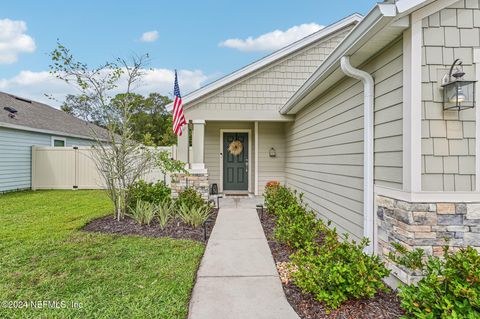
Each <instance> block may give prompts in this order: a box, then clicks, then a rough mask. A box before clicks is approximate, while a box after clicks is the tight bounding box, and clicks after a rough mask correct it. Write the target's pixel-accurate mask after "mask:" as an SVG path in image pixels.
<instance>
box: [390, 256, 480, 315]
mask: <svg viewBox="0 0 480 319" xmlns="http://www.w3.org/2000/svg"><path fill="white" fill-rule="evenodd" d="M423 272H424V275H425V277H424V278H422V279H421V280H420V281H419V282H418V283H417V285H413V284H412V285H408V286H402V287H400V292H399V296H400V298H401V306H402V308H403V309H405V311H406V312H407V314H408V316H410V317H414V318H480V255H479V253H478V252H477V251H476V250H475V249H474V248H472V247H467V248H465V249H462V250H460V251H458V252H456V253H449V252H448V247H445V249H444V255H443V259H440V258H438V257H432V256H430V257H429V258H428V260H427V261H426V262H425V263H424V267H423Z"/></svg>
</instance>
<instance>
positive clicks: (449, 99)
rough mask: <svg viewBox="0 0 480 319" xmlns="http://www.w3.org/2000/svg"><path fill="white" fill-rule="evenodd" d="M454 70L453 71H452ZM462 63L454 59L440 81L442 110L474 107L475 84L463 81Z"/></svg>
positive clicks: (459, 109)
mask: <svg viewBox="0 0 480 319" xmlns="http://www.w3.org/2000/svg"><path fill="white" fill-rule="evenodd" d="M454 68H455V71H454V70H453V69H454ZM464 75H465V72H463V66H462V61H461V60H460V59H456V60H455V61H454V62H453V64H452V66H451V67H450V71H449V72H448V74H445V75H444V77H443V79H442V88H443V110H444V111H448V110H458V111H461V110H465V109H471V108H474V107H475V82H477V81H466V80H464V79H463V76H464Z"/></svg>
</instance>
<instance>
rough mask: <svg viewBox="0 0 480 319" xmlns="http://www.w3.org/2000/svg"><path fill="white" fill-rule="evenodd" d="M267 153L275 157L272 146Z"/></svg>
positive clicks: (275, 153) (275, 152)
mask: <svg viewBox="0 0 480 319" xmlns="http://www.w3.org/2000/svg"><path fill="white" fill-rule="evenodd" d="M268 155H269V156H270V157H277V151H276V150H275V149H274V148H273V147H271V148H270V150H269V151H268Z"/></svg>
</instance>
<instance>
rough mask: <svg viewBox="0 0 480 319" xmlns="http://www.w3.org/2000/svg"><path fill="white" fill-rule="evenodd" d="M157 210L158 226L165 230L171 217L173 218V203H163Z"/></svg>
mask: <svg viewBox="0 0 480 319" xmlns="http://www.w3.org/2000/svg"><path fill="white" fill-rule="evenodd" d="M156 209H157V218H158V224H159V225H160V228H161V229H164V228H165V226H166V225H167V223H168V221H169V220H170V217H171V216H172V202H171V201H168V200H166V201H164V202H161V203H159V204H157V207H156Z"/></svg>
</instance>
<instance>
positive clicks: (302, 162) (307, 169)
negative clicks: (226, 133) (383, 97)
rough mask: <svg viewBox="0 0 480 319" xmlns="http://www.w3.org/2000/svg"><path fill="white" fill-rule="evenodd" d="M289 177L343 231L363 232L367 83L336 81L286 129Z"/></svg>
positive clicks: (351, 80) (309, 202)
mask: <svg viewBox="0 0 480 319" xmlns="http://www.w3.org/2000/svg"><path fill="white" fill-rule="evenodd" d="M286 132H287V134H286V143H287V151H286V163H285V173H286V183H287V185H288V186H290V187H293V188H295V189H297V190H298V191H299V192H302V193H304V194H305V197H304V198H305V200H306V202H307V203H308V204H309V206H310V207H312V208H313V209H314V210H316V211H317V212H318V213H319V214H320V216H321V217H322V218H323V219H328V220H332V222H333V223H334V225H335V226H336V227H337V228H338V229H339V231H340V232H348V233H350V234H351V235H353V237H355V238H356V239H358V238H360V237H361V236H362V234H363V217H362V216H363V87H362V84H361V83H360V82H359V81H357V80H354V79H346V80H344V81H342V82H340V83H339V84H338V85H335V89H333V90H330V91H329V92H328V93H327V94H326V95H324V96H322V97H320V98H319V99H318V100H317V101H315V102H314V103H313V104H312V105H311V106H309V107H307V108H305V109H304V110H302V111H301V112H300V113H299V114H297V118H296V120H295V122H294V123H289V124H287V130H286Z"/></svg>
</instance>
